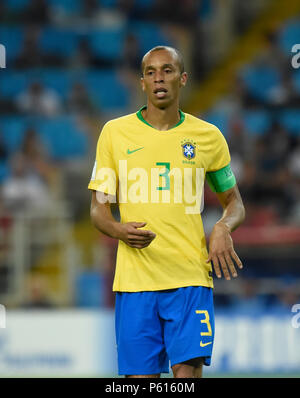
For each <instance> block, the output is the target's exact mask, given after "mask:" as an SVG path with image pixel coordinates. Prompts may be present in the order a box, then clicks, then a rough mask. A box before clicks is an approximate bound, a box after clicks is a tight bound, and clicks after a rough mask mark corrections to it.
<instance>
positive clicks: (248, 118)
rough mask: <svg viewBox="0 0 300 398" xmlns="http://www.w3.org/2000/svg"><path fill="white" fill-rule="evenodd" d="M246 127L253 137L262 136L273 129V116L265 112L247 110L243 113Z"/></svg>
mask: <svg viewBox="0 0 300 398" xmlns="http://www.w3.org/2000/svg"><path fill="white" fill-rule="evenodd" d="M243 122H244V126H245V128H246V130H247V132H248V133H250V134H251V135H262V134H264V133H266V132H267V130H268V129H269V128H270V127H271V123H272V120H271V115H270V113H269V112H267V111H264V110H260V109H259V110H247V111H245V112H244V113H243Z"/></svg>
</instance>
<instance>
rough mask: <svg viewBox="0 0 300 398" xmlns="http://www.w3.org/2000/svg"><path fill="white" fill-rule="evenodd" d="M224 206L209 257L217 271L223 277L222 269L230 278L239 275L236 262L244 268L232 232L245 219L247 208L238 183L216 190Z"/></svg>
mask: <svg viewBox="0 0 300 398" xmlns="http://www.w3.org/2000/svg"><path fill="white" fill-rule="evenodd" d="M215 193H216V195H217V198H218V200H219V202H220V204H221V206H222V208H223V214H222V217H221V218H220V220H219V221H218V222H217V223H216V224H215V226H214V228H213V230H212V233H211V235H210V239H209V257H208V260H207V262H209V261H212V262H213V266H214V270H215V273H216V275H217V277H218V278H221V270H222V272H223V275H224V277H225V278H226V279H227V280H230V279H231V278H230V274H231V275H232V276H233V277H236V276H237V271H236V268H235V265H234V263H236V264H237V266H238V267H239V268H242V267H243V265H242V262H241V260H240V259H239V257H238V255H237V254H236V252H235V250H234V247H233V241H232V238H231V232H232V231H234V230H235V229H236V228H237V227H238V226H239V225H240V224H241V223H242V222H243V221H244V219H245V208H244V205H243V201H242V198H241V195H240V192H239V189H238V187H237V185H236V184H235V185H234V186H233V187H232V188H229V189H227V190H226V191H224V192H215Z"/></svg>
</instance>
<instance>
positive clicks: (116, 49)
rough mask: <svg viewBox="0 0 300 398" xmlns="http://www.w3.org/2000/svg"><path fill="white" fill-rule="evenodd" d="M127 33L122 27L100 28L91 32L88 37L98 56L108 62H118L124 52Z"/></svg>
mask: <svg viewBox="0 0 300 398" xmlns="http://www.w3.org/2000/svg"><path fill="white" fill-rule="evenodd" d="M125 33H126V32H125V29H124V28H123V27H122V26H121V27H117V28H115V27H114V28H112V27H110V28H102V29H101V28H98V29H94V30H91V31H90V32H89V33H88V34H87V37H88V39H89V40H90V45H91V48H92V50H93V52H94V54H95V55H96V56H98V57H101V58H102V59H106V60H118V59H119V58H120V55H121V54H122V51H123V46H124V41H125Z"/></svg>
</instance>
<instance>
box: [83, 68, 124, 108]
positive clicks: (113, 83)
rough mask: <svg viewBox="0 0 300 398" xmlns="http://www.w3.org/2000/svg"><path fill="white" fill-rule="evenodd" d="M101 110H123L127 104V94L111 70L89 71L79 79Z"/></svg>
mask: <svg viewBox="0 0 300 398" xmlns="http://www.w3.org/2000/svg"><path fill="white" fill-rule="evenodd" d="M81 80H82V81H83V82H84V83H85V85H86V87H87V90H88V92H89V94H90V95H91V97H92V99H93V100H94V101H95V102H96V104H97V105H98V106H99V108H100V111H101V110H104V111H105V110H107V111H111V110H113V109H119V108H124V107H126V106H127V105H128V103H129V93H128V90H127V89H126V87H124V85H123V83H122V82H121V81H120V80H119V78H118V76H117V74H116V72H114V71H113V70H90V71H88V72H87V73H86V74H85V76H84V75H82V79H81Z"/></svg>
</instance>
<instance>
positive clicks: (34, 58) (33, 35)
mask: <svg viewBox="0 0 300 398" xmlns="http://www.w3.org/2000/svg"><path fill="white" fill-rule="evenodd" d="M40 34H41V31H40V29H39V28H37V27H33V26H30V27H28V28H27V29H26V30H25V36H24V41H23V47H22V49H21V52H20V53H19V55H17V57H16V59H15V62H14V67H15V68H18V69H26V68H32V67H40V66H42V65H43V63H44V58H43V54H42V52H41V50H40V48H39V44H38V43H39V39H40Z"/></svg>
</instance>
